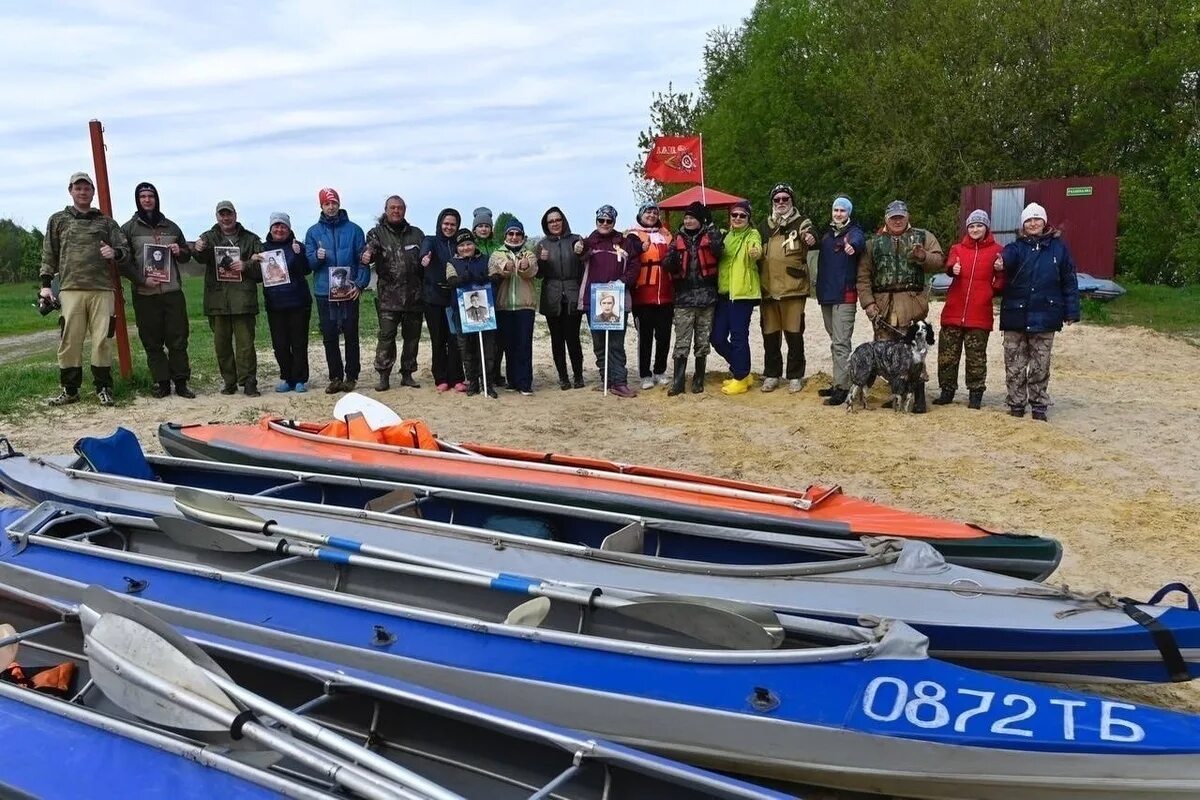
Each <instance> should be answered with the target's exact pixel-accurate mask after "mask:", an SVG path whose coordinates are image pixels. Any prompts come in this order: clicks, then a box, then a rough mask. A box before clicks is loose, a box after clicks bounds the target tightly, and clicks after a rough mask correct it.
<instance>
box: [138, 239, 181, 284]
mask: <svg viewBox="0 0 1200 800" xmlns="http://www.w3.org/2000/svg"><path fill="white" fill-rule="evenodd" d="M172 258H173V256H172V255H171V246H170V245H166V244H149V243H147V244H146V245H145V247H143V248H142V274H143V275H145V276H146V282H147V283H168V282H169V281H170V280H171V259H172Z"/></svg>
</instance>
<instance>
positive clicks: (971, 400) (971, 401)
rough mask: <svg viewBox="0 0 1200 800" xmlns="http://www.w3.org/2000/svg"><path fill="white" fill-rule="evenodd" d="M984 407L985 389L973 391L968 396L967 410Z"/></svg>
mask: <svg viewBox="0 0 1200 800" xmlns="http://www.w3.org/2000/svg"><path fill="white" fill-rule="evenodd" d="M982 407H983V389H972V390H971V391H970V393H969V394H968V395H967V408H982Z"/></svg>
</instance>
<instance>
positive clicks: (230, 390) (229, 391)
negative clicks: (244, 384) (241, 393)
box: [221, 383, 237, 394]
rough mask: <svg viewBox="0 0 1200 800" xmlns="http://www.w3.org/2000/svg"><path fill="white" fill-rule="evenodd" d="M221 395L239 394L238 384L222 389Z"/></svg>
mask: <svg viewBox="0 0 1200 800" xmlns="http://www.w3.org/2000/svg"><path fill="white" fill-rule="evenodd" d="M221 394H237V384H236V383H227V384H225V385H224V386H222V387H221Z"/></svg>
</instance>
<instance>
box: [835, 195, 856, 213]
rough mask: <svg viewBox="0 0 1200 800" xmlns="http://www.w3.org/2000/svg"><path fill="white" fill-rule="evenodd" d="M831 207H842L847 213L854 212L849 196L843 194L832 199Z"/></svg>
mask: <svg viewBox="0 0 1200 800" xmlns="http://www.w3.org/2000/svg"><path fill="white" fill-rule="evenodd" d="M833 207H834V208H844V209H845V210H846V213H847V214H853V213H854V203H851V202H850V198H849V197H846V195H844V194H841V195H838V196H837V197H835V198H834V199H833Z"/></svg>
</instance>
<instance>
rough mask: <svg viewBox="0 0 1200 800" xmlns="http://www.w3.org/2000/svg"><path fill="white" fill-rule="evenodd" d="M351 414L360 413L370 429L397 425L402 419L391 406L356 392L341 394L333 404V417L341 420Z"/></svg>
mask: <svg viewBox="0 0 1200 800" xmlns="http://www.w3.org/2000/svg"><path fill="white" fill-rule="evenodd" d="M351 414H362V415H363V419H365V420H366V421H367V426H368V427H370V429H371V430H373V431H377V430H379V429H380V428H386V427H388V426H389V425H399V424H400V423H401V422H403V420H402V419H401V418H400V415H399V414H397V413H396V412H395V411H394V410H392V408H390V407H389V406H386V405H384V404H383V403H381V402H379V401H378V400H375V399H373V398H370V397H367V396H366V395H363V394H359V393H358V392H349V393H347V394H345V395H342V397H341V399H340V400H338V401H337V402H336V403H335V404H334V406H333V417H334V419H340V420H341V421H342V422H345V421H346V418H347V417H349V416H350V415H351Z"/></svg>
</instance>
